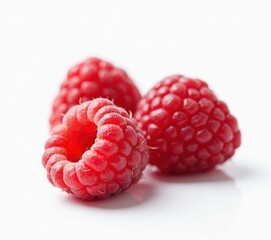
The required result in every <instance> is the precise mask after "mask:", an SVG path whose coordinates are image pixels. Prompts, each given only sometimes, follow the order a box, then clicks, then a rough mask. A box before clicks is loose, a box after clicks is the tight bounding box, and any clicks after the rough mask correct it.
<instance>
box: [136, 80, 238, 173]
mask: <svg viewBox="0 0 271 240" xmlns="http://www.w3.org/2000/svg"><path fill="white" fill-rule="evenodd" d="M135 118H136V120H137V122H138V124H139V126H140V127H141V128H142V130H143V133H144V135H145V138H146V141H147V144H148V146H150V147H151V149H150V164H153V165H156V166H157V167H158V168H159V169H160V170H161V171H162V172H164V173H194V172H201V171H206V170H209V169H211V168H213V167H214V166H215V165H217V164H220V163H223V162H224V161H226V160H227V159H229V158H231V157H232V156H233V154H234V152H235V150H236V149H237V148H238V147H239V146H240V143H241V139H240V131H239V129H238V124H237V120H236V118H235V117H234V116H232V115H231V114H230V112H229V109H228V107H227V105H226V104H225V103H224V102H222V101H220V100H218V99H217V97H216V96H215V95H214V93H213V92H212V91H211V90H210V89H209V87H208V85H207V84H206V83H205V82H203V81H201V80H195V79H190V78H186V77H184V76H180V75H176V76H171V77H167V78H165V79H164V80H163V81H161V82H159V83H158V84H156V85H155V86H154V87H153V88H152V89H151V90H150V91H149V92H148V93H147V94H146V96H144V97H143V98H142V100H141V101H140V103H139V105H138V109H137V111H136V113H135Z"/></svg>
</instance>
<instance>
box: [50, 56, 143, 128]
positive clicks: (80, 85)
mask: <svg viewBox="0 0 271 240" xmlns="http://www.w3.org/2000/svg"><path fill="white" fill-rule="evenodd" d="M98 97H104V98H108V99H110V100H113V101H114V103H115V104H116V105H118V106H120V107H123V108H124V109H126V110H127V111H132V112H134V111H135V108H136V104H137V102H138V101H139V100H140V99H141V95H140V92H139V90H138V89H137V87H136V86H135V84H134V83H133V81H132V80H131V79H130V78H129V76H128V75H127V74H126V72H125V71H124V70H122V69H120V68H116V67H115V66H113V65H112V64H111V63H109V62H106V61H103V60H101V59H98V58H89V59H87V60H85V61H84V62H81V63H79V64H77V65H75V66H74V67H72V68H71V69H70V70H69V72H68V74H67V77H66V79H65V80H64V82H63V83H62V85H61V87H60V91H59V94H58V95H57V97H56V98H55V100H54V102H53V106H52V114H51V117H50V121H49V122H50V126H51V128H53V127H54V126H56V125H57V124H60V123H61V120H62V116H63V114H65V113H66V112H67V111H68V110H69V108H71V107H72V106H74V105H77V104H79V102H85V101H88V100H92V99H94V98H98Z"/></svg>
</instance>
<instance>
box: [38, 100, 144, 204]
mask: <svg viewBox="0 0 271 240" xmlns="http://www.w3.org/2000/svg"><path fill="white" fill-rule="evenodd" d="M147 161H148V149H147V147H146V142H145V138H144V136H143V134H142V132H141V130H140V129H139V128H138V127H137V124H136V122H135V120H134V119H133V118H131V117H130V116H129V115H128V113H127V112H126V111H125V110H124V109H123V108H120V107H117V106H116V105H114V104H113V103H112V102H111V101H109V100H107V99H103V98H100V99H95V100H93V101H88V102H85V103H83V104H81V105H76V106H74V107H72V108H71V109H70V110H69V111H68V112H67V113H66V115H65V116H64V118H63V123H62V124H60V125H58V126H57V127H55V128H54V129H53V130H52V132H51V136H50V138H49V139H48V140H47V142H46V144H45V152H44V154H43V158H42V164H43V166H44V167H45V168H46V170H47V176H48V179H49V181H50V182H51V183H52V184H53V185H54V186H56V187H59V188H61V189H62V190H63V191H65V192H68V193H71V194H74V195H75V196H77V197H79V198H81V199H85V200H92V199H95V198H108V197H109V196H110V195H112V194H117V193H119V192H121V191H123V190H124V189H126V188H128V187H129V186H130V185H132V184H134V183H136V182H137V181H138V180H139V179H140V177H141V175H142V171H143V170H144V168H145V166H146V164H147Z"/></svg>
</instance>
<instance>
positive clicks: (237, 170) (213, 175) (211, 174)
mask: <svg viewBox="0 0 271 240" xmlns="http://www.w3.org/2000/svg"><path fill="white" fill-rule="evenodd" d="M225 169H227V174H226V173H225V171H224V170H225ZM228 173H229V174H228ZM150 175H151V177H153V178H154V179H156V180H158V181H162V182H169V183H200V182H204V183H207V182H226V181H233V180H234V179H240V178H245V177H249V176H251V175H253V171H252V170H251V169H250V168H248V167H247V166H244V165H236V164H232V165H229V166H227V168H224V167H223V165H221V166H219V167H216V168H214V169H212V170H210V171H206V172H202V173H194V174H184V175H167V174H163V173H161V172H159V171H157V170H156V169H153V170H152V171H151V172H150Z"/></svg>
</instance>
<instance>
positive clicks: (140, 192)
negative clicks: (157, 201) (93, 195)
mask: <svg viewBox="0 0 271 240" xmlns="http://www.w3.org/2000/svg"><path fill="white" fill-rule="evenodd" d="M154 195H155V192H154V186H153V185H151V184H149V183H140V182H139V183H138V184H136V185H134V186H132V187H130V188H129V189H127V190H126V191H124V192H122V193H120V194H119V195H116V196H111V197H110V198H108V199H97V200H94V201H83V200H80V199H78V198H76V197H74V196H66V197H65V199H64V202H65V203H66V204H79V205H82V206H86V207H95V208H104V209H121V208H129V207H135V206H137V205H141V204H144V203H145V202H147V201H148V200H150V199H151V198H153V197H154Z"/></svg>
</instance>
